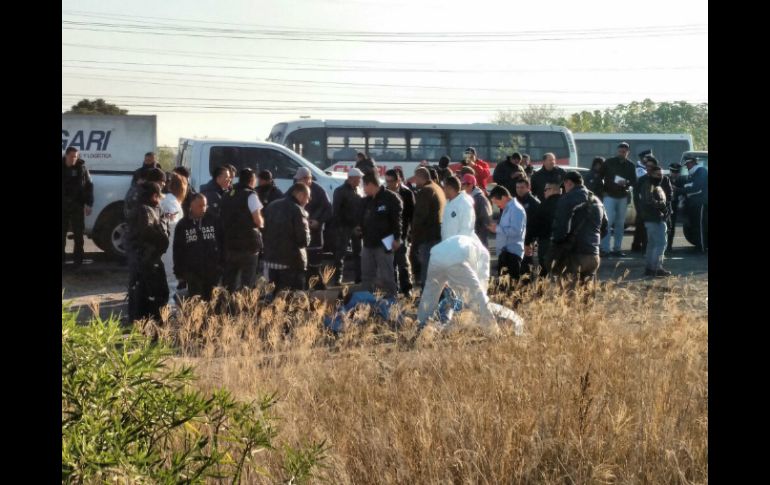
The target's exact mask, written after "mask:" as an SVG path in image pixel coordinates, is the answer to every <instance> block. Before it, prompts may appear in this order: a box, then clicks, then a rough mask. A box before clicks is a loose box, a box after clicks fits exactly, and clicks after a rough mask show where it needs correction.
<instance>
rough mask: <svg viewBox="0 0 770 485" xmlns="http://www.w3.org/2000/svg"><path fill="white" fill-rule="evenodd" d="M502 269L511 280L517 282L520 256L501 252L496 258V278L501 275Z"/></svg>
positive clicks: (519, 272) (504, 251) (519, 273)
mask: <svg viewBox="0 0 770 485" xmlns="http://www.w3.org/2000/svg"><path fill="white" fill-rule="evenodd" d="M503 269H505V270H506V273H508V275H510V277H511V279H513V280H517V279H519V277H520V276H521V256H518V255H516V254H513V253H509V252H508V251H506V250H502V251H501V252H500V254H499V255H498V256H497V276H501V275H502V274H503Z"/></svg>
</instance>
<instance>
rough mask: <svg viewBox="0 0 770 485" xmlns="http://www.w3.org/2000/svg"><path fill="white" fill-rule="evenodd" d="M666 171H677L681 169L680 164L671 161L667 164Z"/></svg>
mask: <svg viewBox="0 0 770 485" xmlns="http://www.w3.org/2000/svg"><path fill="white" fill-rule="evenodd" d="M668 171H669V172H671V173H679V172H681V171H682V166H681V165H679V164H678V163H672V164H671V165H669V166H668Z"/></svg>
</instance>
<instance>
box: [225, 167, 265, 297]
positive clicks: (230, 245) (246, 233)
mask: <svg viewBox="0 0 770 485" xmlns="http://www.w3.org/2000/svg"><path fill="white" fill-rule="evenodd" d="M256 186H257V174H256V173H254V171H253V170H251V169H250V168H244V169H242V170H241V171H240V173H239V174H238V183H237V184H235V185H234V186H233V187H232V189H230V190H229V191H227V192H225V193H224V194H223V195H222V206H221V212H220V217H221V218H222V229H223V233H224V251H225V269H224V277H223V283H224V285H225V287H226V288H227V290H228V291H230V292H235V291H238V290H240V289H241V288H243V287H247V288H254V286H255V285H256V281H257V260H258V255H259V252H260V251H261V250H262V234H261V233H260V232H259V229H260V228H261V227H262V204H261V203H260V201H259V197H257V192H256V190H255V188H256Z"/></svg>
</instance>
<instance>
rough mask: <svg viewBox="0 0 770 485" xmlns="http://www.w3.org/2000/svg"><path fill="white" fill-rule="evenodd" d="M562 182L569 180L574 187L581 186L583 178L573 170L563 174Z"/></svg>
mask: <svg viewBox="0 0 770 485" xmlns="http://www.w3.org/2000/svg"><path fill="white" fill-rule="evenodd" d="M564 180H569V181H570V182H573V183H574V184H576V185H583V176H582V175H580V172H576V171H574V170H570V171H569V172H567V173H565V174H564Z"/></svg>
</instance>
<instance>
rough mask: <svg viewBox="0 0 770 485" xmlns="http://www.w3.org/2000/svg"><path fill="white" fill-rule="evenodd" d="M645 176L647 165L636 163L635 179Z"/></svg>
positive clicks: (640, 162)
mask: <svg viewBox="0 0 770 485" xmlns="http://www.w3.org/2000/svg"><path fill="white" fill-rule="evenodd" d="M645 175H647V165H642V161H641V160H640V161H638V162H636V178H637V179H638V178H641V177H644V176H645Z"/></svg>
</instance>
